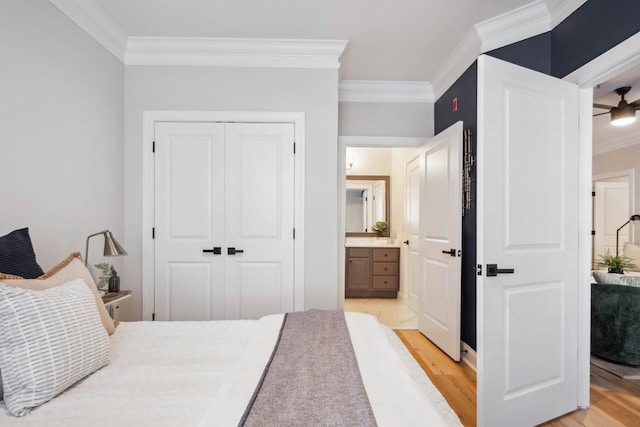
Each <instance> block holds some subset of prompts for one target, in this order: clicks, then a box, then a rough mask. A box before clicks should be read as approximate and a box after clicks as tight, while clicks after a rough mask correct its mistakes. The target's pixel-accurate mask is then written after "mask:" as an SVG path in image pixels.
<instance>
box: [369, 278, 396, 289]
mask: <svg viewBox="0 0 640 427" xmlns="http://www.w3.org/2000/svg"><path fill="white" fill-rule="evenodd" d="M373 289H384V290H389V291H397V290H398V276H374V277H373Z"/></svg>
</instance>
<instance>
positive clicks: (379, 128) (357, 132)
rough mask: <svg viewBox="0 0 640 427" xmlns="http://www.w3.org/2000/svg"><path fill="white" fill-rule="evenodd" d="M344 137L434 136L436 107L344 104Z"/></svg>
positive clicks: (342, 104) (342, 116) (419, 104)
mask: <svg viewBox="0 0 640 427" xmlns="http://www.w3.org/2000/svg"><path fill="white" fill-rule="evenodd" d="M339 113H340V115H339V117H340V120H339V123H340V128H339V133H340V135H341V136H403V137H406V136H418V137H426V136H433V103H371V102H341V103H340V111H339Z"/></svg>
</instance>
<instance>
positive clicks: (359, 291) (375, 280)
mask: <svg viewBox="0 0 640 427" xmlns="http://www.w3.org/2000/svg"><path fill="white" fill-rule="evenodd" d="M345 267H346V268H345V272H346V277H345V297H346V298H396V297H397V296H398V287H399V284H400V247H399V246H398V245H395V244H392V243H388V244H384V245H380V244H378V245H371V246H362V245H347V248H346V260H345Z"/></svg>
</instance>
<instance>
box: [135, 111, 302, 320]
mask: <svg viewBox="0 0 640 427" xmlns="http://www.w3.org/2000/svg"><path fill="white" fill-rule="evenodd" d="M156 122H186V123H190V122H191V123H198V122H246V123H293V125H294V141H295V144H296V151H295V154H296V155H295V156H294V195H293V197H294V227H295V229H296V237H295V240H294V241H293V247H294V255H293V274H294V276H293V280H294V282H293V309H294V310H295V311H300V310H304V246H305V245H304V177H305V174H304V166H305V164H304V159H305V153H304V148H305V113H304V112H263V111H144V112H143V113H142V126H143V130H142V144H141V145H142V146H141V150H142V218H141V219H142V236H141V237H142V248H141V250H142V253H141V255H142V320H152V314H153V313H154V310H155V273H154V270H155V251H154V244H153V243H154V242H153V238H152V236H151V229H152V227H154V210H155V209H154V205H155V198H154V180H155V178H154V174H155V168H154V158H153V151H152V146H153V140H154V134H155V124H156Z"/></svg>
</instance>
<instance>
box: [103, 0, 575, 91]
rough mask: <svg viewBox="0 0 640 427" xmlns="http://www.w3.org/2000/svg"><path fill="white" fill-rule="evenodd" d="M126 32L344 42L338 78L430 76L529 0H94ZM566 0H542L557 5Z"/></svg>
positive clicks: (428, 78) (414, 78) (409, 78)
mask: <svg viewBox="0 0 640 427" xmlns="http://www.w3.org/2000/svg"><path fill="white" fill-rule="evenodd" d="M95 1H96V2H97V3H98V4H99V5H100V6H101V7H102V8H103V9H104V10H105V11H106V12H107V13H108V14H109V15H110V17H111V18H112V19H113V20H114V21H115V22H116V23H117V24H118V25H119V26H120V27H121V28H122V29H123V30H124V32H125V33H126V35H127V36H141V37H211V38H220V37H224V38H285V39H331V40H348V41H349V44H348V45H347V48H346V49H345V51H344V53H343V55H342V57H341V64H342V65H341V68H340V78H341V79H343V80H405V81H432V80H433V78H434V76H435V74H436V72H437V71H438V69H439V67H441V65H442V63H443V62H444V61H445V59H446V58H447V56H448V55H449V54H450V53H451V51H453V50H454V48H455V47H456V46H457V45H458V44H459V43H460V41H461V40H462V38H463V37H464V36H465V34H466V33H467V32H468V31H469V30H470V29H471V28H472V26H473V25H474V24H476V23H479V22H482V21H485V20H487V19H489V18H492V17H495V16H497V15H501V14H503V13H505V12H509V11H512V10H514V9H517V8H519V7H521V6H523V5H525V4H528V3H532V2H533V1H532V0H446V1H445V0H315V1H311V0H271V1H268V2H267V1H264V0H235V1H229V0H227V1H222V0H179V1H178V0H95ZM563 1H564V0H546V1H545V3H546V4H547V6H548V7H549V8H555V7H557V6H558V5H559V4H560V3H562V2H563Z"/></svg>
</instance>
